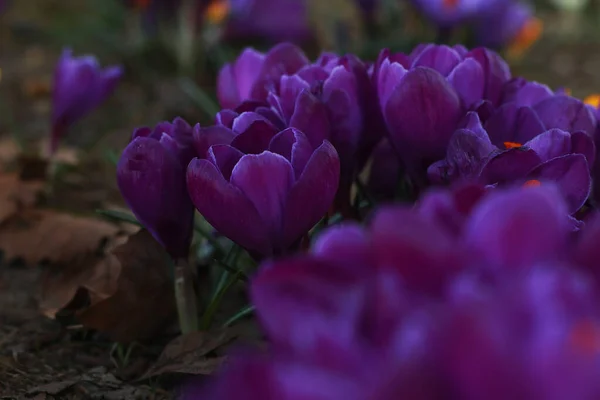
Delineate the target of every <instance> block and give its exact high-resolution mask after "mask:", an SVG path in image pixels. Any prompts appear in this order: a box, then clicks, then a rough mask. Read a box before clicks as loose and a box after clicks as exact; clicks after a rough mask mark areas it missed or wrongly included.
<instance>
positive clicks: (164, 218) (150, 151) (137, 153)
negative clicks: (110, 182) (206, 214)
mask: <svg viewBox="0 0 600 400" xmlns="http://www.w3.org/2000/svg"><path fill="white" fill-rule="evenodd" d="M117 183H118V185H119V189H120V191H121V194H122V195H123V198H124V199H125V201H126V203H127V205H128V206H129V208H130V209H131V211H132V212H133V214H134V215H135V216H136V218H137V219H138V221H140V223H141V224H142V225H143V226H144V227H145V228H146V229H148V231H150V233H152V235H153V236H154V238H155V239H156V240H157V241H158V242H159V243H161V244H162V245H163V246H164V247H165V250H167V252H168V253H169V254H170V255H171V256H172V257H174V258H180V257H187V255H188V251H189V246H190V242H191V240H192V227H193V219H194V207H193V206H192V203H191V201H190V198H189V196H188V194H187V192H186V186H185V170H184V169H183V167H182V165H181V164H180V162H179V160H177V159H176V158H175V157H174V155H173V154H172V153H171V152H170V151H168V150H167V149H165V148H164V147H163V146H162V145H161V143H160V142H159V141H157V140H154V139H150V138H145V137H138V138H136V139H134V140H133V141H132V142H131V143H130V144H129V145H128V146H127V147H126V148H125V150H124V151H123V154H122V155H121V159H120V160H119V163H118V165H117Z"/></svg>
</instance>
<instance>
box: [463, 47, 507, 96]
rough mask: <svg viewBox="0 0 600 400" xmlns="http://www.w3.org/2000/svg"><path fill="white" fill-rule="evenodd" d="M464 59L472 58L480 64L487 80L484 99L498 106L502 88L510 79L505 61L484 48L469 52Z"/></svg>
mask: <svg viewBox="0 0 600 400" xmlns="http://www.w3.org/2000/svg"><path fill="white" fill-rule="evenodd" d="M465 57H466V58H473V59H475V60H476V61H477V62H478V63H479V64H481V67H482V68H483V74H484V76H485V77H486V78H487V79H486V84H485V90H484V98H485V99H487V100H490V101H491V102H492V104H494V105H498V103H499V102H500V98H501V97H502V88H503V86H504V84H505V83H506V82H507V81H508V80H509V79H510V77H511V74H510V68H509V67H508V64H507V63H506V61H504V60H503V59H502V57H500V55H498V53H496V52H493V51H491V50H489V49H486V48H484V47H479V48H476V49H473V50H471V51H470V52H469V53H468V54H467V55H466V56H465Z"/></svg>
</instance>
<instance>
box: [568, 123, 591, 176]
mask: <svg viewBox="0 0 600 400" xmlns="http://www.w3.org/2000/svg"><path fill="white" fill-rule="evenodd" d="M571 152H572V153H578V154H583V155H584V156H585V159H586V160H587V163H588V165H589V166H590V168H592V166H593V165H594V163H595V161H596V145H595V144H594V140H593V139H592V138H591V136H590V135H588V134H587V133H585V132H582V131H577V132H573V133H572V134H571Z"/></svg>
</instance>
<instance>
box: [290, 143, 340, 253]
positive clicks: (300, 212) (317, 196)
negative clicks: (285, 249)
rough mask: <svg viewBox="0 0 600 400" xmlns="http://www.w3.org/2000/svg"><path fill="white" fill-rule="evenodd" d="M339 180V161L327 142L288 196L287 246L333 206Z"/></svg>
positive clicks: (320, 148) (319, 149)
mask: <svg viewBox="0 0 600 400" xmlns="http://www.w3.org/2000/svg"><path fill="white" fill-rule="evenodd" d="M339 180H340V160H339V157H338V155H337V152H336V151H335V148H334V147H333V146H332V145H331V143H329V142H327V141H325V142H323V144H322V145H321V146H319V148H317V150H315V152H314V153H313V155H312V156H311V158H310V159H309V160H308V163H307V164H306V167H305V168H304V172H303V173H302V175H301V176H300V179H298V181H297V182H296V184H295V185H294V187H293V188H292V190H291V192H290V195H289V197H288V202H287V207H286V209H285V219H284V221H285V222H284V243H286V244H290V245H291V244H292V243H294V242H295V241H296V240H298V239H300V237H301V236H302V235H304V234H305V233H307V232H308V231H309V230H310V229H311V228H312V227H313V226H314V225H315V224H316V223H317V222H319V220H320V219H321V218H322V217H323V216H324V215H325V213H326V212H327V211H328V210H329V208H330V207H331V204H332V203H333V199H334V197H335V194H336V192H337V190H338V184H339Z"/></svg>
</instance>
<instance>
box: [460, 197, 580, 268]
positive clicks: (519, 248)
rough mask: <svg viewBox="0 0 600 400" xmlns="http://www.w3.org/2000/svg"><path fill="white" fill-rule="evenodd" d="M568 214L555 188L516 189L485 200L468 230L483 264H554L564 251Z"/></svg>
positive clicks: (475, 253) (567, 230)
mask: <svg viewBox="0 0 600 400" xmlns="http://www.w3.org/2000/svg"><path fill="white" fill-rule="evenodd" d="M567 215H568V210H567V207H566V205H565V203H564V201H563V200H562V196H561V193H560V192H559V191H558V190H557V188H556V187H554V186H552V185H549V186H542V187H531V188H516V189H513V190H507V191H504V192H497V193H494V195H493V196H488V197H486V198H485V199H484V200H483V201H482V202H481V203H480V204H479V205H478V206H477V208H476V209H475V210H474V211H473V213H472V214H471V217H470V219H469V221H468V222H467V225H466V227H465V240H466V242H467V243H468V244H469V245H470V246H472V248H473V250H474V251H475V252H474V253H473V254H474V255H475V256H481V257H483V258H482V259H481V262H484V263H487V264H488V265H490V266H502V267H503V268H520V267H525V266H530V265H532V264H535V263H538V262H543V261H552V260H554V259H556V258H557V257H558V256H559V255H561V252H562V251H563V250H564V246H565V244H566V239H567V235H568V234H569V232H570V226H569V224H568V223H567V222H568V221H567Z"/></svg>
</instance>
